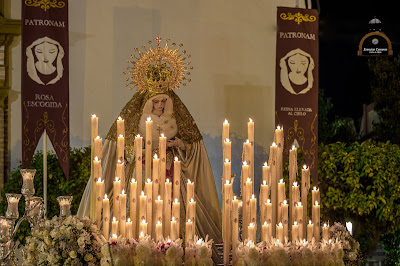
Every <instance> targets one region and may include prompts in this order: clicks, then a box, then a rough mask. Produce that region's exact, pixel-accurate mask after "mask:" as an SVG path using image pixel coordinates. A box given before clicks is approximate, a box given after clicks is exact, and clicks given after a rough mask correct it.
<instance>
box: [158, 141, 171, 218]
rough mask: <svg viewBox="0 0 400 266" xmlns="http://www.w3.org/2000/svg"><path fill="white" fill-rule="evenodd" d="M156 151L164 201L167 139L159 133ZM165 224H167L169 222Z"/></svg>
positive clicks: (161, 193)
mask: <svg viewBox="0 0 400 266" xmlns="http://www.w3.org/2000/svg"><path fill="white" fill-rule="evenodd" d="M158 150H159V152H160V195H161V198H162V199H165V186H164V183H165V174H166V163H167V137H165V136H164V133H161V136H160V137H159V142H158ZM164 204H165V201H164ZM164 224H165V223H164ZM167 224H169V222H168V223H167Z"/></svg>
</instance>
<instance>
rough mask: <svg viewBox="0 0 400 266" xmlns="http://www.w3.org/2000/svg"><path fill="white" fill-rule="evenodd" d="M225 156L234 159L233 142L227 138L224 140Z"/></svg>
mask: <svg viewBox="0 0 400 266" xmlns="http://www.w3.org/2000/svg"><path fill="white" fill-rule="evenodd" d="M223 146H224V147H223V152H224V154H223V158H224V159H228V160H229V161H230V160H232V142H231V141H230V140H229V139H225V140H224V142H223Z"/></svg>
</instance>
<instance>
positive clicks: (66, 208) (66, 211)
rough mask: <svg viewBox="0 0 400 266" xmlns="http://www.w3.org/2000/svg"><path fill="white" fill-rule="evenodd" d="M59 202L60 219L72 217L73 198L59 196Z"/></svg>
mask: <svg viewBox="0 0 400 266" xmlns="http://www.w3.org/2000/svg"><path fill="white" fill-rule="evenodd" d="M57 201H58V204H60V217H67V216H70V215H71V202H72V196H59V197H57Z"/></svg>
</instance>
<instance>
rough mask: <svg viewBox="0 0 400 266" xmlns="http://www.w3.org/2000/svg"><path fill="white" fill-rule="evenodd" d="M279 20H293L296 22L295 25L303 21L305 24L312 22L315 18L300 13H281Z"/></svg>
mask: <svg viewBox="0 0 400 266" xmlns="http://www.w3.org/2000/svg"><path fill="white" fill-rule="evenodd" d="M280 18H281V19H283V20H294V21H295V22H297V24H300V23H301V22H303V21H306V22H314V21H315V20H316V19H317V18H316V17H315V16H310V15H309V14H305V15H303V14H301V13H300V12H297V13H295V14H292V13H290V12H289V13H287V14H285V13H281V14H280Z"/></svg>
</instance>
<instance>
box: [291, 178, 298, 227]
mask: <svg viewBox="0 0 400 266" xmlns="http://www.w3.org/2000/svg"><path fill="white" fill-rule="evenodd" d="M289 196H290V205H289V206H290V207H289V217H290V224H293V222H294V221H295V214H296V209H295V208H296V204H297V202H299V201H300V191H299V185H298V184H297V182H293V186H292V187H291V194H290V195H289Z"/></svg>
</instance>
